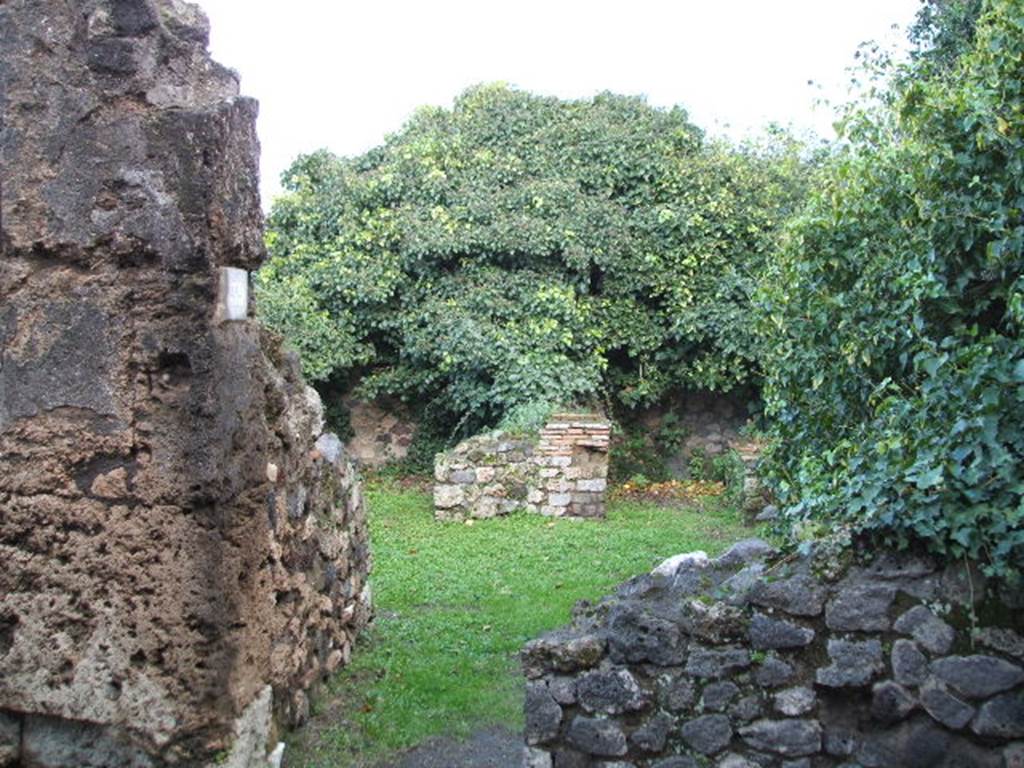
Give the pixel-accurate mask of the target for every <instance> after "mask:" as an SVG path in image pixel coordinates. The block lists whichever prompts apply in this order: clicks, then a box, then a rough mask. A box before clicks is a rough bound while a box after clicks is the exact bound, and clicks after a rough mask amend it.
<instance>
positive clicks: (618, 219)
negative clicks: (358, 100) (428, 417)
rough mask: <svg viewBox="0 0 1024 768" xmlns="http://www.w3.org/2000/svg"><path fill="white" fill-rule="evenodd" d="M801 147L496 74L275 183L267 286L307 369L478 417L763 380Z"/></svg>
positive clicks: (448, 418)
mask: <svg viewBox="0 0 1024 768" xmlns="http://www.w3.org/2000/svg"><path fill="white" fill-rule="evenodd" d="M801 151H802V148H801V147H800V146H799V145H798V144H797V143H796V142H795V141H793V140H792V139H791V138H790V137H788V136H787V135H786V134H785V133H783V132H781V131H775V132H774V133H772V134H770V135H769V138H768V139H767V140H766V141H764V142H762V143H761V144H758V145H753V144H751V145H747V146H743V147H733V146H730V145H726V144H723V143H721V142H718V141H712V140H709V139H707V138H706V137H705V136H704V134H703V133H702V131H700V130H699V129H698V128H697V127H695V126H694V125H693V124H692V123H691V122H690V121H689V119H688V118H687V115H686V113H685V112H684V111H683V110H682V109H678V108H676V109H670V110H662V109H655V108H653V107H650V106H648V105H647V104H646V103H645V102H644V101H643V100H642V99H640V98H630V97H623V96H615V95H611V94H602V95H600V96H597V97H595V98H594V99H591V100H584V101H562V100H558V99H555V98H546V97H541V96H535V95H531V94H529V93H524V92H522V91H518V90H514V89H511V88H508V87H506V86H503V85H485V86H480V87H476V88H473V89H470V90H469V91H467V92H466V93H464V94H463V95H462V96H460V97H459V98H458V99H457V101H456V103H455V105H454V107H453V108H452V109H440V108H424V109H421V110H420V111H418V112H417V113H416V114H415V115H414V116H413V118H412V119H411V120H410V122H409V123H408V124H407V125H406V126H405V127H404V128H403V129H402V130H401V131H399V132H398V133H396V134H395V135H393V136H392V137H390V138H389V139H388V140H387V142H386V143H385V144H384V145H383V146H381V147H378V148H376V149H373V150H371V151H370V152H368V153H367V154H365V155H363V156H361V157H356V158H339V157H335V156H332V155H331V154H329V153H327V152H318V153H315V154H313V155H309V156H306V157H302V158H300V159H299V160H298V161H296V163H295V164H294V165H293V167H292V168H291V169H290V171H289V172H288V173H287V174H286V176H285V179H284V187H285V189H286V194H285V195H284V196H283V197H282V198H280V199H279V200H278V201H276V203H275V205H274V207H273V210H272V213H271V215H270V218H269V222H268V224H269V235H268V243H269V248H270V253H271V259H270V261H269V264H268V265H267V266H266V267H265V268H264V269H263V270H262V271H261V272H260V274H259V277H258V290H259V294H260V305H261V306H262V307H263V310H262V311H263V314H264V317H265V319H266V321H267V322H268V323H269V324H270V325H272V326H274V327H275V328H277V329H279V330H281V331H282V332H283V333H284V334H285V335H286V336H287V337H288V338H289V339H291V341H292V342H293V344H294V345H295V346H296V347H298V348H299V349H300V351H301V352H302V359H303V362H304V366H305V368H306V373H307V375H308V376H310V377H311V378H313V379H317V380H324V379H329V378H345V379H349V378H351V377H352V376H353V375H354V376H356V377H357V378H359V379H360V380H361V391H362V392H363V393H364V394H366V395H371V396H372V395H377V394H389V395H394V396H399V397H401V398H404V399H405V400H407V401H410V402H412V403H414V404H419V405H422V404H427V403H429V404H431V405H432V412H434V413H437V412H438V409H443V410H444V412H445V414H446V415H445V416H444V418H443V419H442V421H444V422H446V423H447V425H448V426H449V427H450V428H452V427H458V426H460V425H461V426H462V427H464V429H465V430H467V431H470V430H472V429H477V428H480V427H482V426H492V425H495V424H497V423H499V422H500V421H501V420H502V419H503V418H505V419H509V418H511V419H512V420H513V421H515V420H517V419H518V418H519V416H517V415H516V414H517V413H519V412H521V411H522V409H523V408H527V409H529V408H533V407H535V404H537V403H570V402H572V401H579V400H581V399H586V398H590V397H594V396H598V397H600V398H601V399H610V400H612V401H613V402H617V403H622V404H626V405H627V406H633V405H637V404H644V403H651V402H654V401H657V400H658V399H659V398H661V397H662V396H663V395H664V394H665V393H666V392H667V391H669V390H671V389H673V388H679V387H692V388H701V389H718V390H728V389H730V388H731V387H733V386H734V385H736V384H737V383H740V382H746V381H749V380H751V379H752V378H756V377H757V376H758V375H759V368H758V363H757V360H758V351H757V343H758V337H757V335H756V333H755V328H754V320H753V316H752V313H751V311H750V310H751V296H752V293H753V291H754V290H755V288H756V283H757V279H758V276H759V274H760V272H761V270H762V269H763V266H764V262H765V259H766V258H767V257H768V255H769V254H771V253H773V252H774V250H775V248H776V244H777V238H778V233H779V231H780V229H781V225H782V222H783V221H784V220H785V219H786V217H787V216H788V215H789V214H790V213H791V212H792V210H793V209H795V208H796V207H797V205H798V204H799V202H800V201H802V199H803V197H804V190H805V186H804V185H805V176H806V174H805V167H806V163H805V161H804V160H803V158H802V155H801Z"/></svg>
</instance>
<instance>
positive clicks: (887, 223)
mask: <svg viewBox="0 0 1024 768" xmlns="http://www.w3.org/2000/svg"><path fill="white" fill-rule="evenodd" d="M938 39H939V38H936V40H938ZM943 39H945V38H943ZM949 39H952V38H949ZM958 39H960V40H961V41H962V40H964V39H969V40H970V43H969V45H967V46H966V47H965V48H964V50H963V52H962V53H960V54H959V56H958V58H956V59H955V60H954V61H949V62H947V63H946V64H944V65H943V66H941V67H936V66H935V64H934V60H930V59H928V57H927V56H923V57H917V58H915V59H914V60H912V62H911V63H910V64H909V65H907V68H905V69H903V70H901V71H898V72H896V73H895V75H894V77H893V78H892V81H891V82H892V83H893V85H892V87H891V90H890V91H889V92H888V94H886V98H883V99H881V100H880V103H879V104H876V105H875V106H870V105H869V106H865V107H864V108H863V109H862V110H860V111H859V112H858V111H854V112H852V113H851V114H849V115H848V117H847V119H846V123H845V125H846V131H847V135H846V143H845V146H844V148H843V149H842V150H841V151H840V152H838V154H837V156H836V157H835V158H834V162H833V163H832V164H831V165H830V166H829V168H828V171H827V172H826V173H824V174H823V177H822V179H821V181H820V182H819V186H818V191H817V192H816V193H815V195H814V196H813V199H812V201H811V203H810V205H809V208H808V209H807V210H806V211H805V212H804V213H803V214H802V216H801V217H800V218H799V220H798V221H797V223H796V224H795V226H794V228H793V231H792V239H791V241H790V243H789V244H788V247H787V248H786V249H785V250H784V251H783V254H782V257H781V258H780V259H779V260H778V261H777V262H773V266H772V268H771V270H770V272H769V274H768V276H767V279H766V281H765V288H764V291H763V299H764V306H765V312H766V314H765V331H766V334H767V337H768V343H767V344H766V346H765V355H766V359H765V369H766V371H767V374H768V375H767V386H766V399H767V408H768V414H769V417H770V418H771V420H772V423H773V424H774V426H773V432H774V436H775V438H776V439H775V447H774V452H773V462H772V466H773V476H774V481H775V485H776V488H777V489H778V492H779V494H780V495H781V497H782V499H783V501H784V502H785V503H786V505H787V506H788V510H789V514H790V515H791V517H793V518H797V519H805V520H806V521H808V527H810V528H811V529H817V530H821V531H829V530H836V529H837V528H844V527H845V528H846V529H847V530H848V531H851V532H853V533H855V534H865V535H871V536H874V537H876V538H877V539H878V540H881V541H883V542H886V543H890V544H896V545H900V546H904V545H922V544H923V545H925V546H927V547H928V548H929V549H931V550H932V551H935V552H938V553H942V554H944V555H947V556H950V557H954V558H959V557H964V556H970V557H972V558H980V559H982V560H983V561H987V562H988V564H989V567H990V569H991V570H992V571H993V572H994V573H998V574H1001V575H1004V576H1013V575H1015V574H1019V572H1020V570H1021V567H1022V566H1024V346H1022V344H1021V327H1022V323H1024V278H1022V274H1024V269H1022V268H1024V255H1022V245H1024V215H1022V211H1024V4H1022V3H1021V2H1020V0H986V2H985V3H984V8H983V11H982V13H981V15H980V18H979V19H978V21H977V25H976V27H974V26H972V29H971V33H970V35H969V36H967V38H965V37H964V36H962V35H961V36H960V37H959V38H958Z"/></svg>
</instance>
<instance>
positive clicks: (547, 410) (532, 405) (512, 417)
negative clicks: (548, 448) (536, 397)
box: [498, 401, 557, 435]
mask: <svg viewBox="0 0 1024 768" xmlns="http://www.w3.org/2000/svg"><path fill="white" fill-rule="evenodd" d="M556 408H557V406H555V405H553V404H552V403H545V402H536V401H534V402H529V403H521V404H519V405H516V406H513V407H512V409H511V410H509V411H508V412H507V413H506V414H505V417H504V418H503V419H502V420H501V423H500V424H498V428H499V429H502V430H504V431H505V432H508V433H509V434H512V435H534V434H537V433H538V432H540V430H541V428H542V427H543V426H544V425H545V424H547V422H548V420H549V419H550V418H551V414H553V413H554V412H555V410H556Z"/></svg>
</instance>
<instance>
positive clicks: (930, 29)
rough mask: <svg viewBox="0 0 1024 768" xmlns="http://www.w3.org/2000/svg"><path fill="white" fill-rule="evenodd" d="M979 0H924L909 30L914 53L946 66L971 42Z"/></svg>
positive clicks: (976, 19) (968, 46) (958, 56)
mask: <svg viewBox="0 0 1024 768" xmlns="http://www.w3.org/2000/svg"><path fill="white" fill-rule="evenodd" d="M983 6H984V3H983V2H982V0H924V1H923V2H922V4H921V10H920V11H918V14H917V19H915V21H914V25H913V26H912V27H911V29H910V41H911V42H912V43H913V44H914V46H915V47H914V55H915V56H916V57H917V58H918V59H919V60H921V61H926V62H929V63H930V64H932V65H934V66H938V67H940V68H944V69H948V68H950V67H953V66H955V64H956V62H957V61H958V60H959V58H960V57H961V56H962V55H964V54H965V53H967V51H969V50H970V48H971V46H972V45H973V44H974V30H975V27H976V25H977V23H978V17H979V16H980V15H981V11H982V8H983Z"/></svg>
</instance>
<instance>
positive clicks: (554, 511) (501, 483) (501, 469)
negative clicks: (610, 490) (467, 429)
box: [434, 414, 611, 520]
mask: <svg viewBox="0 0 1024 768" xmlns="http://www.w3.org/2000/svg"><path fill="white" fill-rule="evenodd" d="M610 434H611V427H610V425H609V424H608V422H607V421H606V420H605V419H603V418H602V417H600V416H596V415H593V414H556V415H554V416H553V417H552V419H551V421H550V422H549V423H548V424H547V425H546V426H545V427H544V428H543V429H542V430H541V431H540V433H539V434H538V435H536V436H528V437H513V436H510V435H507V434H504V433H502V432H492V433H489V434H485V435H478V436H476V437H472V438H470V439H469V440H465V441H463V442H462V443H459V445H457V446H456V447H455V448H453V449H452V450H451V451H449V452H448V453H443V454H438V456H437V459H436V462H435V465H434V479H435V481H436V482H435V485H434V507H435V516H436V517H437V519H438V520H464V519H466V518H487V517H495V516H496V515H503V514H508V513H509V512H512V511H514V510H517V509H521V510H524V511H526V512H536V513H540V514H542V515H547V516H550V517H604V512H605V510H604V496H605V489H606V486H607V477H608V443H609V436H610Z"/></svg>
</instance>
